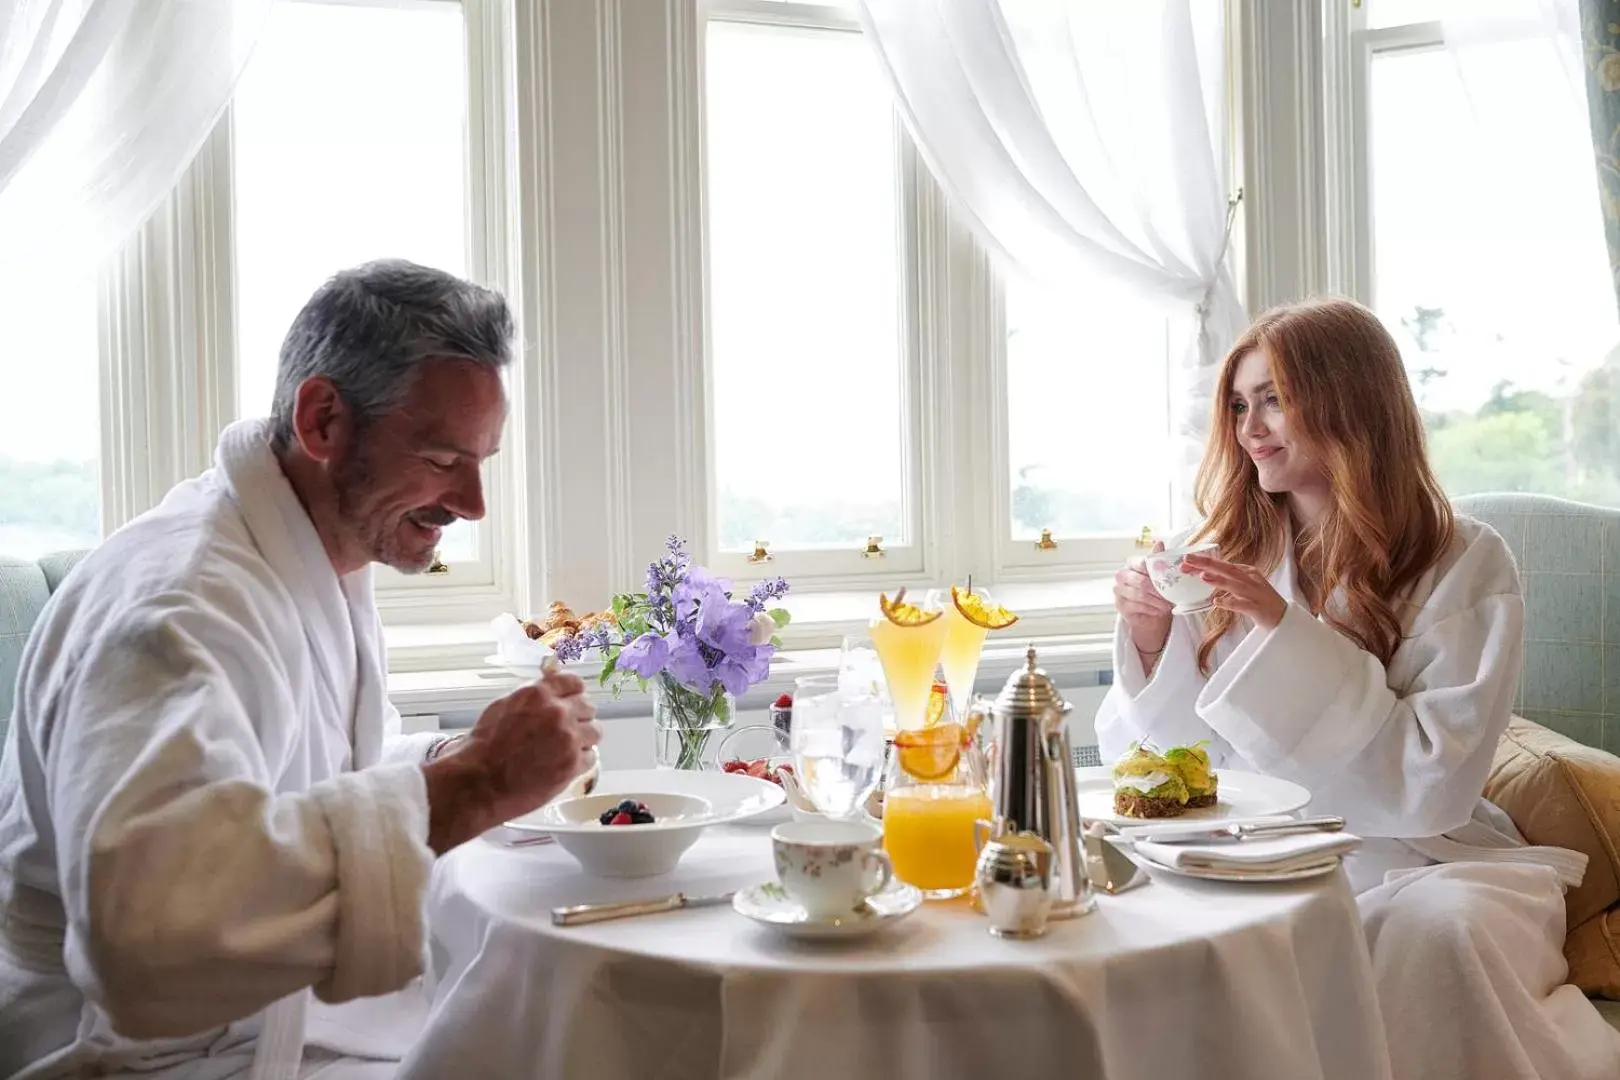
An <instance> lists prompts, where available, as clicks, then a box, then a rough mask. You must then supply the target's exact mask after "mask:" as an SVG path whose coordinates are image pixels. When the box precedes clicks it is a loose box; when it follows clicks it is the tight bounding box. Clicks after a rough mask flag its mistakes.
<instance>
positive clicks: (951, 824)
mask: <svg viewBox="0 0 1620 1080" xmlns="http://www.w3.org/2000/svg"><path fill="white" fill-rule="evenodd" d="M885 788H886V790H885V792H884V796H883V846H884V849H885V850H886V851H887V852H888V853H889V861H890V862H891V863H893V864H894V875H895V877H897V878H899V879H900V880H902V881H904V882H906V883H907V884H909V885H914V886H916V887H917V888H918V889H920V890H922V894H923V895H924V896H925V897H927V898H928V899H930V900H942V899H948V898H950V897H955V896H961V895H962V894H963V893H965V892H967V890H968V888H969V887H970V886H971V885H972V884H973V872H974V866H975V864H976V862H977V861H978V850H977V848H976V847H975V845H974V842H973V834H974V823H975V822H977V821H979V820H981V819H988V818H989V817H990V795H989V792H988V791H987V790H986V788H985V771H984V765H983V761H982V758H981V756H980V754H979V751H978V750H977V748H976V747H975V745H974V743H973V740H972V739H971V738H970V737H969V734H968V730H967V728H965V727H964V726H962V725H961V724H956V723H947V724H938V725H936V726H934V727H930V728H923V729H920V730H901V731H900V732H898V733H896V735H895V737H894V752H893V753H892V754H891V755H890V757H889V766H888V776H887V778H886V784H885Z"/></svg>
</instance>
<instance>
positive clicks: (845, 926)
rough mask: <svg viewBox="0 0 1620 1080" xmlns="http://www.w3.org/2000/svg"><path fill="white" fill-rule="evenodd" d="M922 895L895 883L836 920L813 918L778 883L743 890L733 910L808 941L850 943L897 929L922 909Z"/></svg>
mask: <svg viewBox="0 0 1620 1080" xmlns="http://www.w3.org/2000/svg"><path fill="white" fill-rule="evenodd" d="M922 902H923V896H922V893H921V892H920V891H919V890H917V889H915V888H913V887H912V886H910V885H907V884H906V883H905V882H903V881H891V882H890V883H889V885H888V887H887V888H885V889H884V890H883V891H882V892H879V893H875V894H873V895H872V896H869V897H867V898H866V903H864V904H863V905H861V906H860V907H858V908H856V909H855V910H854V911H852V912H850V913H849V914H848V915H840V916H837V917H835V918H811V916H810V913H809V912H807V911H805V910H804V907H803V906H802V905H801V904H800V903H799V902H798V901H797V900H795V899H793V897H791V896H789V895H788V892H787V890H786V889H784V888H782V886H781V885H779V884H777V883H776V882H774V881H768V882H766V883H764V884H763V885H754V886H751V887H749V888H746V889H739V890H738V891H737V895H736V896H734V897H732V900H731V906H732V907H733V908H735V909H736V911H737V914H739V915H745V916H747V917H748V918H750V919H753V920H754V921H755V922H757V923H763V924H765V925H766V926H769V927H771V928H772V929H773V930H779V931H781V932H782V933H784V934H786V935H787V936H788V937H792V938H799V939H801V940H804V941H829V940H847V939H851V938H859V937H865V936H866V935H868V934H872V933H876V932H877V931H879V930H883V929H885V928H887V927H890V926H893V925H894V924H895V923H897V922H899V921H900V920H901V919H903V918H905V917H906V916H907V915H910V914H911V913H912V912H913V911H916V910H917V909H918V908H919V907H921V906H922Z"/></svg>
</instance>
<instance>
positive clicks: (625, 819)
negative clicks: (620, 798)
mask: <svg viewBox="0 0 1620 1080" xmlns="http://www.w3.org/2000/svg"><path fill="white" fill-rule="evenodd" d="M634 821H635V819H634V818H632V817H631V816H630V815H629V814H627V813H625V812H624V811H623V810H620V811H619V812H618V813H617V814H614V815H613V820H612V821H610V822H608V824H609V825H630V824H634Z"/></svg>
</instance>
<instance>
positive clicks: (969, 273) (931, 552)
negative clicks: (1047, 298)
mask: <svg viewBox="0 0 1620 1080" xmlns="http://www.w3.org/2000/svg"><path fill="white" fill-rule="evenodd" d="M702 16H703V19H704V20H705V23H706V22H707V21H709V20H720V21H734V22H752V23H761V24H766V25H772V26H799V27H806V28H810V29H815V30H825V31H842V32H849V33H860V32H861V25H860V23H859V21H858V20H857V19H856V18H855V16H854V15H853V13H852V12H851V11H850V10H849V9H848V8H847V7H846V6H843V5H835V4H806V3H782V2H776V0H707V2H706V3H705V4H704V5H703V8H702ZM700 52H701V47H700ZM896 123H897V125H899V120H898V117H897V119H896ZM898 142H899V144H900V147H901V156H902V169H901V172H902V182H903V186H904V190H903V192H902V196H901V207H902V219H901V220H902V227H903V231H904V234H905V243H906V251H905V252H904V255H903V258H902V266H903V268H904V297H905V300H904V310H903V312H902V320H901V325H902V327H903V328H904V329H903V337H904V345H903V351H904V356H905V364H906V368H905V374H906V380H907V386H906V393H905V402H906V409H905V412H906V420H907V422H908V423H909V424H910V425H911V427H910V428H909V429H908V430H906V431H905V433H904V445H905V448H906V452H907V453H908V455H910V457H909V458H908V460H907V462H906V469H905V475H906V483H907V491H906V507H907V514H908V520H909V521H910V522H911V523H912V532H913V537H914V541H915V548H916V550H915V551H912V550H909V549H896V548H894V547H890V546H889V545H888V544H887V543H885V548H886V557H885V558H883V559H881V560H867V559H863V558H862V557H861V553H860V551H859V550H850V551H847V552H825V551H818V552H810V551H793V550H781V549H778V548H776V547H775V546H774V545H773V546H772V548H771V556H772V558H771V561H770V562H768V563H764V564H759V563H751V562H749V561H748V559H747V557H746V556H745V555H743V554H739V553H735V552H720V551H718V550H715V549H712V548H711V550H710V551H709V555H710V558H711V559H712V560H713V565H714V566H715V568H716V569H717V571H718V572H721V573H724V574H725V575H726V576H729V577H732V578H734V579H737V580H738V581H742V582H748V581H754V580H758V579H759V578H761V577H765V576H773V575H776V574H780V575H782V576H784V577H786V578H787V579H788V580H789V581H790V582H791V583H792V584H793V587H794V592H795V594H803V593H807V592H839V591H843V590H859V589H864V590H866V593H867V594H868V595H869V593H870V591H871V590H872V589H874V588H879V587H884V586H888V585H898V584H908V583H909V584H913V585H915V584H916V583H917V581H918V579H919V578H924V579H926V580H928V581H930V582H936V583H937V582H944V581H963V580H966V578H967V577H968V576H969V575H970V574H971V575H972V576H973V577H974V578H975V580H977V581H981V582H985V583H992V582H993V583H997V584H1000V583H1008V584H1031V585H1033V584H1038V583H1043V582H1070V583H1072V582H1074V581H1076V580H1077V579H1081V580H1089V581H1092V582H1096V581H1098V580H1101V579H1103V578H1107V577H1111V576H1112V574H1113V573H1114V571H1115V570H1116V569H1117V568H1118V567H1119V566H1120V565H1121V564H1122V563H1123V562H1124V561H1125V560H1126V559H1127V558H1129V557H1130V556H1131V555H1132V554H1133V553H1136V552H1137V551H1138V550H1139V549H1138V546H1137V544H1136V540H1137V537H1138V536H1139V534H1138V533H1136V532H1135V531H1133V532H1132V533H1131V534H1130V535H1118V536H1116V535H1102V536H1096V535H1093V536H1066V535H1062V534H1056V535H1054V537H1053V539H1054V540H1055V541H1056V542H1057V547H1056V548H1053V549H1040V548H1037V546H1036V545H1035V543H1034V542H1032V541H1024V540H1018V539H1014V537H1013V529H1012V511H1011V505H1012V503H1011V499H1012V479H1011V466H1010V462H1009V446H1008V441H1007V424H1008V419H1009V416H1008V403H1007V348H1006V344H1007V343H1006V316H1005V307H1004V300H1003V291H1002V286H1001V282H1000V280H999V278H998V275H997V274H996V272H995V271H994V269H993V268H992V266H991V263H990V259H989V256H988V255H987V254H986V252H985V251H984V250H983V248H982V247H981V246H980V245H979V244H978V243H977V242H976V241H974V239H973V238H972V236H971V235H970V234H969V232H968V230H967V228H966V226H965V225H964V224H963V223H962V222H960V221H958V220H956V218H955V217H954V215H953V214H952V213H951V211H950V208H949V207H948V205H947V199H946V197H945V195H944V194H943V192H942V191H941V189H940V188H939V186H938V185H937V184H936V183H935V182H934V180H933V178H932V177H931V176H929V174H928V171H927V169H926V167H925V166H924V165H923V164H922V161H921V156H920V154H919V153H918V151H917V149H916V147H915V145H914V144H913V143H912V141H911V139H910V137H909V135H908V134H907V133H906V132H905V131H904V128H903V126H900V137H899V140H898ZM1167 362H1168V361H1167ZM987 402H988V403H990V404H989V405H988V407H987V406H986V404H985V403H987ZM1076 407H1077V408H1079V407H1080V406H1079V403H1077V405H1076ZM708 453H709V454H710V459H709V475H710V476H711V477H712V476H713V475H714V472H713V461H712V453H713V451H712V440H710V449H709V451H708ZM1170 498H1171V495H1170V493H1169V492H1168V491H1167V492H1166V499H1167V501H1168V500H1169V499H1170ZM716 513H717V508H716V507H715V506H714V505H713V503H712V500H711V504H710V506H709V507H708V514H709V521H710V523H711V524H710V533H711V535H714V534H715V533H717V531H718V530H717V529H715V528H714V522H715V521H716V520H717V518H716V516H715V515H716ZM762 539H769V538H762ZM1093 607H1094V605H1084V608H1085V610H1087V611H1090V610H1092V608H1093ZM1077 610H1078V609H1077Z"/></svg>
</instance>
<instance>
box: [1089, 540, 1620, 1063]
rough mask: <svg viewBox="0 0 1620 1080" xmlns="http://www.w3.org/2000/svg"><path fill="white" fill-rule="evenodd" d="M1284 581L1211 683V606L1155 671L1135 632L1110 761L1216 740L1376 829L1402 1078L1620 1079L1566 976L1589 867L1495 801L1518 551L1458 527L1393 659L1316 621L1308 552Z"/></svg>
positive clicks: (1514, 627)
mask: <svg viewBox="0 0 1620 1080" xmlns="http://www.w3.org/2000/svg"><path fill="white" fill-rule="evenodd" d="M1287 547H1288V550H1290V551H1292V549H1293V545H1292V543H1290V544H1288V546H1287ZM1271 584H1272V585H1273V586H1274V587H1275V588H1276V590H1277V592H1278V593H1279V594H1281V595H1282V597H1283V598H1284V599H1285V600H1287V601H1289V606H1288V610H1287V613H1286V614H1285V615H1284V617H1283V620H1282V622H1281V623H1279V624H1278V625H1277V626H1276V627H1275V628H1274V629H1272V630H1269V631H1265V630H1261V629H1258V628H1252V629H1250V630H1248V632H1247V633H1244V632H1243V631H1242V630H1241V629H1235V630H1234V631H1232V632H1230V633H1228V634H1227V636H1226V637H1225V638H1223V639H1222V640H1221V641H1220V642H1219V643H1217V646H1216V650H1215V655H1214V657H1213V663H1214V671H1213V672H1212V673H1211V675H1210V676H1209V678H1207V679H1206V678H1205V677H1204V676H1203V675H1201V674H1200V673H1199V671H1198V663H1197V656H1196V653H1197V649H1198V645H1199V642H1200V641H1201V640H1202V638H1203V616H1201V615H1183V616H1177V617H1175V619H1174V620H1173V622H1172V627H1171V632H1170V639H1169V641H1168V642H1166V645H1165V649H1164V653H1163V655H1162V656H1161V658H1160V661H1159V664H1158V667H1157V669H1156V670H1155V671H1154V673H1153V675H1152V677H1151V679H1150V678H1149V677H1148V676H1147V675H1146V674H1145V673H1144V672H1143V670H1142V663H1141V660H1140V658H1139V657H1138V656H1137V653H1136V649H1135V648H1134V647H1133V646H1132V645H1131V643H1130V639H1129V636H1128V631H1127V630H1126V629H1125V627H1124V624H1123V622H1121V624H1120V626H1119V628H1118V629H1117V631H1116V634H1115V642H1114V672H1115V685H1114V688H1113V689H1112V690H1111V691H1110V692H1109V694H1108V697H1107V698H1106V699H1105V700H1104V702H1103V706H1102V709H1101V710H1100V712H1099V713H1098V716H1097V739H1098V743H1099V750H1100V751H1101V753H1102V755H1103V760H1104V761H1112V760H1114V759H1115V758H1117V757H1118V756H1119V755H1121V754H1123V753H1124V752H1125V750H1126V749H1127V747H1128V746H1129V744H1130V743H1132V742H1134V741H1138V740H1148V741H1151V742H1153V743H1154V744H1156V745H1158V746H1160V747H1169V746H1176V745H1188V744H1191V743H1195V742H1198V741H1199V740H1208V741H1209V744H1210V745H1209V747H1208V749H1209V753H1210V757H1211V761H1212V763H1213V764H1214V765H1215V766H1216V768H1217V771H1219V769H1221V768H1226V769H1234V770H1243V771H1249V772H1260V773H1266V774H1268V775H1271V776H1280V777H1284V778H1286V779H1289V780H1293V781H1296V782H1298V783H1300V784H1302V785H1304V786H1305V787H1306V788H1307V789H1308V790H1309V791H1310V792H1311V805H1310V810H1311V812H1312V813H1313V814H1337V815H1340V816H1342V817H1344V819H1345V821H1346V823H1347V825H1348V827H1349V829H1350V830H1351V831H1353V832H1355V833H1357V834H1359V835H1361V836H1362V837H1364V838H1365V839H1364V843H1363V845H1362V847H1361V849H1360V850H1359V851H1358V852H1357V853H1355V854H1354V855H1352V856H1351V857H1350V858H1349V859H1347V860H1346V864H1345V870H1346V872H1347V873H1348V875H1349V877H1350V884H1351V887H1352V888H1354V889H1355V890H1356V892H1357V893H1358V897H1357V899H1358V903H1359V906H1360V908H1361V915H1362V918H1363V920H1364V921H1365V923H1366V926H1367V931H1368V941H1369V944H1370V945H1371V947H1372V953H1373V963H1374V971H1375V974H1376V976H1377V979H1378V990H1379V998H1380V1004H1381V1006H1382V1009H1383V1014H1384V1023H1385V1028H1386V1029H1387V1031H1388V1035H1389V1044H1390V1051H1391V1057H1392V1059H1393V1060H1394V1063H1395V1066H1396V1076H1397V1080H1407V1078H1408V1077H1414V1078H1415V1077H1421V1078H1422V1080H1506V1078H1513V1080H1520V1078H1536V1080H1600V1078H1603V1080H1614V1078H1615V1077H1620V1033H1616V1032H1615V1031H1614V1030H1613V1029H1612V1028H1610V1027H1609V1026H1608V1025H1607V1024H1606V1023H1605V1022H1604V1021H1603V1019H1602V1017H1601V1016H1600V1015H1599V1014H1598V1012H1597V1010H1596V1009H1595V1008H1593V1006H1592V1004H1591V1003H1590V1002H1588V1001H1587V1000H1586V999H1585V998H1584V997H1583V996H1582V995H1581V992H1580V991H1579V990H1578V989H1576V988H1575V987H1573V986H1569V985H1567V984H1565V981H1564V980H1565V978H1566V977H1567V975H1568V967H1567V965H1566V964H1565V962H1564V957H1563V944H1564V899H1563V891H1564V888H1565V887H1567V886H1573V885H1576V884H1579V883H1580V881H1581V877H1582V874H1583V873H1584V872H1585V869H1586V857H1585V856H1584V855H1581V854H1579V853H1577V852H1573V851H1566V850H1564V849H1562V848H1548V847H1527V846H1526V845H1525V842H1524V839H1523V838H1522V837H1521V836H1520V835H1519V833H1518V830H1517V829H1515V828H1514V826H1513V823H1512V821H1511V820H1510V819H1509V818H1508V817H1507V815H1506V814H1504V813H1503V812H1502V811H1501V810H1500V809H1499V808H1497V807H1496V806H1494V805H1492V804H1491V803H1490V802H1488V801H1487V800H1485V799H1483V798H1481V797H1480V792H1481V791H1483V790H1484V787H1485V778H1486V775H1487V774H1488V772H1489V770H1490V766H1491V761H1492V757H1493V754H1494V752H1495V749H1496V743H1497V740H1498V739H1499V738H1501V735H1502V732H1503V731H1504V730H1506V728H1507V725H1508V720H1509V717H1510V714H1511V712H1512V708H1513V700H1514V694H1515V688H1516V686H1517V683H1518V679H1519V670H1520V667H1521V663H1522V655H1523V643H1522V635H1523V629H1524V597H1523V591H1522V589H1521V588H1520V584H1519V576H1518V572H1517V570H1516V569H1515V567H1514V564H1513V556H1512V553H1511V552H1510V551H1509V550H1508V547H1507V545H1506V543H1504V542H1503V540H1502V538H1501V537H1500V536H1498V535H1497V534H1496V533H1495V532H1494V531H1493V530H1491V529H1490V528H1489V527H1488V526H1486V525H1483V524H1481V523H1480V522H1477V521H1474V520H1472V519H1470V518H1458V519H1457V536H1456V540H1455V542H1454V543H1453V544H1452V546H1451V549H1450V550H1449V551H1448V552H1447V553H1446V555H1445V556H1444V557H1442V559H1441V560H1440V562H1439V563H1438V564H1437V565H1435V566H1434V567H1432V568H1430V570H1429V571H1428V572H1427V573H1426V574H1425V575H1424V576H1423V577H1422V578H1421V579H1420V580H1419V581H1418V582H1417V584H1416V585H1414V586H1413V588H1412V589H1411V591H1410V592H1409V593H1408V595H1407V597H1406V598H1405V600H1404V601H1402V602H1401V603H1400V604H1398V605H1397V609H1396V610H1397V614H1398V615H1399V616H1400V619H1401V623H1402V627H1403V637H1402V640H1401V643H1400V646H1399V648H1397V649H1396V651H1395V655H1394V656H1393V657H1392V658H1391V660H1390V662H1389V665H1388V666H1387V667H1386V666H1385V665H1384V664H1381V663H1380V662H1379V661H1378V659H1377V658H1376V657H1374V656H1372V655H1371V654H1370V653H1367V652H1364V651H1363V650H1362V649H1360V648H1359V647H1357V646H1356V645H1355V643H1354V642H1352V641H1351V640H1350V639H1349V638H1347V637H1345V636H1344V635H1342V634H1340V633H1339V632H1338V631H1336V630H1334V629H1333V628H1331V627H1330V626H1328V625H1327V624H1326V623H1325V622H1323V621H1321V620H1320V619H1315V618H1312V617H1311V615H1310V612H1309V609H1308V607H1307V606H1306V603H1305V598H1304V595H1303V594H1302V593H1301V592H1300V590H1299V588H1298V585H1297V582H1296V580H1295V569H1294V566H1293V563H1292V562H1291V561H1290V560H1284V561H1283V563H1282V565H1281V566H1280V567H1279V568H1278V569H1277V570H1276V571H1275V572H1274V573H1273V574H1272V575H1271ZM1239 624H1240V626H1241V624H1242V620H1241V619H1240V620H1239ZM1510 1017H1511V1022H1510V1019H1509V1018H1510ZM1403 1066H1405V1070H1404V1071H1403Z"/></svg>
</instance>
